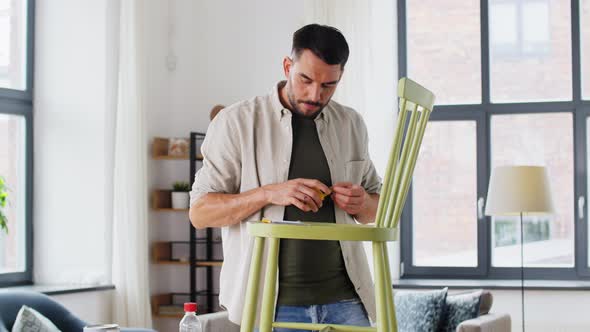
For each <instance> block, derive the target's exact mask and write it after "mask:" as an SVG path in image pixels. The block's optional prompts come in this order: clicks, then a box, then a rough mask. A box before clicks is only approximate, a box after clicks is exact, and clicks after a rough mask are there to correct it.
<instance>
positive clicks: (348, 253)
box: [190, 24, 381, 326]
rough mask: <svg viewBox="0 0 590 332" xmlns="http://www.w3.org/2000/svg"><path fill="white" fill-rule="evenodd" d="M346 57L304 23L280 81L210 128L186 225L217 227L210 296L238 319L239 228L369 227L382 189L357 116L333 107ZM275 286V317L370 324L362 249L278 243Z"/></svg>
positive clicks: (244, 269)
mask: <svg viewBox="0 0 590 332" xmlns="http://www.w3.org/2000/svg"><path fill="white" fill-rule="evenodd" d="M348 54H349V50H348V44H347V43H346V40H345V39H344V36H342V34H341V33H340V32H339V31H338V30H337V29H335V28H332V27H328V26H320V25H317V24H312V25H307V26H304V27H303V28H301V29H299V30H298V31H296V32H295V33H294V35H293V47H292V52H291V57H285V59H284V60H283V69H284V73H285V77H286V79H287V80H286V81H283V82H280V83H278V85H277V86H276V87H274V88H273V90H272V92H271V93H270V94H268V95H265V96H260V97H255V98H253V99H250V100H248V101H243V102H239V103H237V104H234V105H232V106H229V107H227V108H225V109H224V110H223V112H221V113H219V114H218V116H217V117H216V118H215V120H214V121H213V122H212V123H211V125H210V126H209V130H208V132H207V137H206V139H205V142H204V143H203V148H202V152H203V156H204V161H203V167H202V168H201V169H200V170H199V171H198V172H197V174H196V176H195V182H194V184H193V190H192V192H191V209H190V219H191V222H192V224H193V225H194V226H195V227H197V228H203V227H222V237H223V252H224V257H225V259H224V264H223V267H222V271H221V276H220V279H221V282H220V284H221V289H220V295H219V300H220V303H221V305H223V306H224V307H225V308H227V310H228V312H229V319H230V320H231V321H232V322H234V323H236V324H239V323H240V321H241V315H242V309H243V305H244V297H245V292H246V283H247V279H248V270H249V267H250V259H251V254H252V249H253V242H254V241H253V238H252V237H250V236H249V235H248V233H247V230H246V224H245V222H246V221H253V220H261V219H262V217H267V218H269V219H271V220H281V219H284V220H304V221H318V222H336V223H343V224H346V223H348V224H351V223H355V222H357V221H358V222H361V223H370V222H373V221H374V218H375V214H376V210H377V204H378V200H379V194H378V192H379V190H380V187H381V182H380V179H379V177H378V175H377V173H376V171H375V168H374V166H373V163H372V162H371V160H370V158H369V153H368V146H367V145H368V142H367V129H366V127H365V125H364V122H363V120H362V118H361V116H360V115H359V114H358V113H356V112H355V111H354V110H352V109H350V108H347V107H345V106H342V105H340V104H338V103H336V102H334V101H332V100H331V98H332V96H333V94H334V92H335V91H336V87H337V85H338V83H339V82H340V79H341V78H342V74H343V72H344V66H345V64H346V61H347V59H348ZM324 194H325V195H328V196H327V197H326V198H325V199H323V200H322V199H321V197H322V196H323V195H324ZM355 220H356V221H355ZM278 279H279V285H278V286H279V291H278V296H277V302H276V303H277V309H276V317H275V320H276V321H296V322H309V323H332V324H348V325H358V326H368V325H369V320H368V317H367V312H368V313H369V315H370V317H371V318H372V319H373V321H374V320H375V316H374V313H375V303H374V291H373V283H372V280H371V276H370V274H369V270H368V264H367V261H366V257H365V254H364V251H363V248H362V244H361V243H359V242H349V241H340V242H339V241H303V240H282V241H281V247H280V257H279V278H278Z"/></svg>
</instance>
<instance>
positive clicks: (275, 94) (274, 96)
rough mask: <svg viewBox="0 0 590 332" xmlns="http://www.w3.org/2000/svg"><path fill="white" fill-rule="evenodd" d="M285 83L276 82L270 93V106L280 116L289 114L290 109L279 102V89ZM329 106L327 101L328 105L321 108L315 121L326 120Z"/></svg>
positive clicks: (285, 82)
mask: <svg viewBox="0 0 590 332" xmlns="http://www.w3.org/2000/svg"><path fill="white" fill-rule="evenodd" d="M285 84H287V81H280V82H278V83H277V84H276V85H275V86H274V87H273V89H272V93H271V101H272V108H273V110H274V111H275V112H278V113H280V114H281V118H282V117H283V116H285V115H288V116H290V115H291V110H289V109H288V108H286V107H285V106H283V103H281V98H280V94H279V91H280V89H281V88H282V87H284V86H285ZM330 108H331V107H330V103H328V105H326V107H324V109H322V111H321V112H320V114H318V115H317V116H316V118H315V121H318V120H319V121H328V118H329V113H330Z"/></svg>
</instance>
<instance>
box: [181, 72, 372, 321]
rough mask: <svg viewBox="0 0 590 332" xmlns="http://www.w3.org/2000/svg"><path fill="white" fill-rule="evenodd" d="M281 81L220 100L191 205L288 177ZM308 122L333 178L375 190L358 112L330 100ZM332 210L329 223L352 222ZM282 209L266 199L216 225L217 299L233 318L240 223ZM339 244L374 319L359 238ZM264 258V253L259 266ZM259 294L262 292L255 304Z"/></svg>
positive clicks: (242, 290)
mask: <svg viewBox="0 0 590 332" xmlns="http://www.w3.org/2000/svg"><path fill="white" fill-rule="evenodd" d="M281 84H283V82H281V83H279V84H277V86H275V87H274V88H273V90H272V92H271V93H269V94H267V95H265V96H259V97H255V98H253V99H250V100H247V101H243V102H239V103H237V104H234V105H232V106H229V107H227V108H226V109H224V110H223V111H221V112H220V113H219V114H218V115H217V117H216V118H215V119H214V120H213V122H212V123H211V124H210V126H209V129H208V131H207V136H206V138H205V141H204V142H203V146H202V149H201V151H202V153H203V157H204V160H203V166H202V167H201V168H200V169H199V170H198V171H197V173H196V175H195V182H194V184H193V187H192V191H191V205H192V204H193V203H194V202H196V201H197V200H198V199H199V198H200V197H202V196H203V195H205V194H207V193H228V194H236V193H240V192H245V191H248V190H251V189H254V188H258V187H261V186H264V185H268V184H274V183H282V182H285V181H287V180H288V175H289V165H290V162H291V148H292V145H293V134H292V128H291V112H290V111H289V110H288V109H286V108H285V107H283V105H282V104H281V102H280V100H279V92H278V89H279V87H280V86H281ZM315 122H316V127H317V131H318V136H319V139H320V144H321V145H322V148H323V150H324V153H325V155H326V159H327V160H328V165H329V167H330V173H331V176H332V183H337V182H341V181H349V182H353V183H356V184H360V185H362V186H363V187H364V188H365V190H366V191H367V192H368V193H379V191H380V189H381V179H380V178H379V176H378V175H377V172H376V171H375V167H374V166H373V163H372V162H371V160H370V158H369V152H368V135H367V128H366V126H365V123H364V121H363V119H362V117H361V116H360V114H358V113H357V112H356V111H354V110H353V109H351V108H348V107H345V106H343V105H340V104H338V103H337V102H335V101H330V102H329V103H328V105H327V106H326V107H325V108H324V109H323V110H322V112H321V113H320V114H319V115H318V116H317V117H316V119H315ZM335 210H336V211H335V212H336V223H339V224H354V223H356V221H355V219H354V218H353V217H352V216H351V215H349V214H348V213H346V212H345V211H343V210H341V209H340V208H338V207H337V206H335ZM284 211H285V207H284V206H277V205H268V206H266V207H265V208H263V209H262V210H260V211H258V212H256V213H254V214H253V215H251V216H249V217H248V218H246V219H245V220H244V221H243V222H241V223H239V224H236V225H232V226H228V227H223V228H222V230H221V234H222V241H223V254H224V262H223V267H222V268H221V275H220V279H221V280H220V294H219V302H220V305H222V306H223V307H225V308H226V309H227V310H228V313H229V319H230V320H231V321H232V322H234V323H236V324H240V322H241V317H242V308H243V306H244V299H245V295H246V285H247V281H248V280H247V279H248V271H249V268H250V259H251V255H252V251H253V247H254V238H253V237H251V236H249V235H248V231H247V230H246V222H247V221H257V220H261V219H262V217H267V218H269V219H271V220H281V219H282V218H283V216H284ZM340 246H341V248H342V255H343V257H344V263H345V265H346V270H347V272H348V276H349V277H350V280H351V281H352V283H353V285H354V287H355V289H356V292H357V293H358V295H359V297H360V299H361V301H362V303H363V304H364V306H365V309H366V310H367V312H368V313H369V316H370V318H371V319H372V320H373V321H375V295H374V290H373V281H372V279H371V275H370V272H369V266H368V264H367V258H366V256H365V252H364V250H363V246H362V243H361V242H353V241H340ZM265 251H266V248H265ZM265 263H266V261H265V260H263V267H264V264H265ZM263 271H264V268H263ZM263 279H264V276H263V275H261V281H263ZM277 287H278V286H277ZM260 289H261V290H262V287H260ZM260 299H262V296H260V297H259V301H258V302H259V305H260V302H261V301H260ZM258 312H260V311H258Z"/></svg>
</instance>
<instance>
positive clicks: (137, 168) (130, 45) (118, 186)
mask: <svg viewBox="0 0 590 332" xmlns="http://www.w3.org/2000/svg"><path fill="white" fill-rule="evenodd" d="M142 4H143V2H142V1H141V0H121V1H118V6H119V7H118V12H119V24H118V34H116V33H115V35H118V43H117V44H118V45H117V46H118V51H119V52H118V61H117V63H118V75H117V78H116V81H117V90H116V91H117V92H116V93H117V97H116V98H117V99H116V100H117V103H116V115H115V139H114V148H115V154H114V172H113V251H112V257H113V264H112V276H113V283H114V285H115V287H116V290H115V299H114V306H113V318H114V320H115V322H116V323H118V324H119V325H121V326H135V327H151V325H152V321H151V310H150V298H149V294H150V288H149V279H148V268H149V266H148V264H149V261H148V246H149V243H148V241H149V238H148V224H147V214H148V206H147V197H148V192H147V184H146V183H147V148H146V142H147V139H146V114H145V107H144V105H143V98H144V94H143V91H144V90H143V77H142V74H143V73H144V68H143V64H142V57H141V50H142V42H141V41H142V35H141V31H142V17H143V12H142V8H143V7H142ZM115 38H116V37H115Z"/></svg>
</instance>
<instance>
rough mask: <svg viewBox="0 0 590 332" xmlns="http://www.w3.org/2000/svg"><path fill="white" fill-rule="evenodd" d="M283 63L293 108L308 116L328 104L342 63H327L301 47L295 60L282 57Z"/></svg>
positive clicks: (338, 78)
mask: <svg viewBox="0 0 590 332" xmlns="http://www.w3.org/2000/svg"><path fill="white" fill-rule="evenodd" d="M283 67H284V70H285V76H286V77H287V90H286V91H287V97H288V98H289V104H290V105H291V107H292V111H294V112H296V113H298V114H300V115H303V116H308V117H310V116H314V115H315V114H317V113H318V112H320V111H321V110H322V109H323V108H324V107H325V106H326V105H327V104H328V102H329V101H330V99H331V98H332V96H333V95H334V92H335V91H336V86H337V85H338V82H339V81H340V78H341V77H342V67H341V65H339V64H336V65H329V64H327V63H325V62H324V61H323V60H322V59H320V58H318V57H317V56H316V55H315V54H313V52H311V51H310V50H303V52H301V55H300V56H299V58H298V59H297V60H292V59H290V58H288V57H287V58H285V60H284V62H283Z"/></svg>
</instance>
